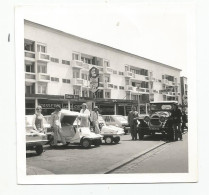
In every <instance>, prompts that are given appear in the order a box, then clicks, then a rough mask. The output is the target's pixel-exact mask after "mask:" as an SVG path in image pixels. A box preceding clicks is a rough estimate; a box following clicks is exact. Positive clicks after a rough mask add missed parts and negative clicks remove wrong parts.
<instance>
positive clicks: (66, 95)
mask: <svg viewBox="0 0 209 195" xmlns="http://www.w3.org/2000/svg"><path fill="white" fill-rule="evenodd" d="M65 99H70V100H72V99H76V100H78V99H79V95H70V94H65Z"/></svg>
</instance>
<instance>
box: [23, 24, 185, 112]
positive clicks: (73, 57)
mask: <svg viewBox="0 0 209 195" xmlns="http://www.w3.org/2000/svg"><path fill="white" fill-rule="evenodd" d="M24 33H25V34H24V38H25V39H24V53H25V108H26V114H33V113H34V112H35V107H36V106H37V105H41V106H42V107H43V114H45V115H47V114H50V113H51V112H52V111H53V110H54V106H55V105H57V104H59V105H60V106H62V107H65V108H69V107H70V109H71V110H75V111H79V110H80V105H81V104H82V103H83V102H95V104H96V105H98V106H99V108H100V111H101V113H102V114H122V115H127V114H128V112H129V111H130V109H131V106H132V105H133V104H134V105H136V106H138V105H139V106H138V108H139V109H140V113H146V112H147V103H149V102H150V101H161V100H164V101H169V100H177V101H179V102H180V103H181V98H180V97H181V86H180V71H181V70H180V69H177V68H174V67H171V66H168V65H165V64H162V63H159V62H155V61H152V60H150V59H146V58H143V57H140V56H137V55H134V54H131V53H128V52H125V51H121V50H119V49H115V48H112V47H109V46H106V45H103V44H99V43H95V42H93V41H90V40H86V39H83V38H80V37H77V36H74V35H70V34H67V33H65V32H62V31H59V30H56V29H53V28H49V27H46V26H43V25H40V24H37V23H33V22H30V21H25V29H24ZM92 67H96V68H98V69H99V81H100V83H99V88H98V91H97V92H96V93H95V95H94V94H93V93H92V92H91V89H90V85H89V70H90V69H91V68H92ZM67 97H71V98H70V101H69V100H68V99H67Z"/></svg>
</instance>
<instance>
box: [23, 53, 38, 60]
mask: <svg viewBox="0 0 209 195" xmlns="http://www.w3.org/2000/svg"><path fill="white" fill-rule="evenodd" d="M35 57H36V54H35V52H32V51H26V50H25V60H29V61H35Z"/></svg>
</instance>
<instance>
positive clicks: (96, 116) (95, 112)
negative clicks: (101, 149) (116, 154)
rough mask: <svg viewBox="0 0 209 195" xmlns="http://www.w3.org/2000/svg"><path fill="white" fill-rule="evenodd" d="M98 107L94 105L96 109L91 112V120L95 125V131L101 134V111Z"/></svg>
mask: <svg viewBox="0 0 209 195" xmlns="http://www.w3.org/2000/svg"><path fill="white" fill-rule="evenodd" d="M98 110H99V109H98V107H97V106H94V109H93V111H92V113H91V122H92V125H93V128H94V132H95V133H96V134H99V133H100V130H99V121H98V119H99V111H98Z"/></svg>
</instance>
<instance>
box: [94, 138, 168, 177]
mask: <svg viewBox="0 0 209 195" xmlns="http://www.w3.org/2000/svg"><path fill="white" fill-rule="evenodd" d="M166 143H168V142H164V143H160V144H156V145H155V146H153V147H152V148H149V149H147V150H144V151H143V152H140V153H138V154H135V155H133V156H131V157H130V158H128V159H125V160H123V161H120V162H118V163H116V164H114V165H112V166H110V167H107V168H106V171H103V172H100V173H96V174H109V173H111V172H113V171H114V170H116V169H118V168H120V167H122V166H124V165H126V164H128V163H129V162H131V161H133V160H135V159H137V158H139V157H141V156H143V155H145V154H147V153H149V152H151V151H152V150H154V149H157V148H159V147H160V146H162V145H164V144H166Z"/></svg>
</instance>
